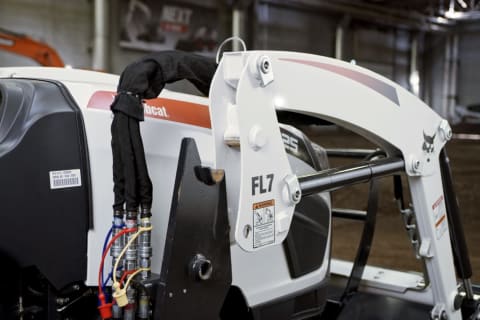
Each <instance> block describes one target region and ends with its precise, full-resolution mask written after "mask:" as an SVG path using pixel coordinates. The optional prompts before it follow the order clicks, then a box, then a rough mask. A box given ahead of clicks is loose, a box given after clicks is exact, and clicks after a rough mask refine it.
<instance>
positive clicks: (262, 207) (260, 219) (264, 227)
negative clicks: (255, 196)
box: [252, 199, 275, 248]
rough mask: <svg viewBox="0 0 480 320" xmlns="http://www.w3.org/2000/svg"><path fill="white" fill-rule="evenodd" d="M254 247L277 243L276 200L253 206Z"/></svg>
mask: <svg viewBox="0 0 480 320" xmlns="http://www.w3.org/2000/svg"><path fill="white" fill-rule="evenodd" d="M252 209H253V247H254V248H259V247H263V246H266V245H269V244H272V243H274V242H275V200H274V199H272V200H267V201H262V202H257V203H254V204H253V208H252Z"/></svg>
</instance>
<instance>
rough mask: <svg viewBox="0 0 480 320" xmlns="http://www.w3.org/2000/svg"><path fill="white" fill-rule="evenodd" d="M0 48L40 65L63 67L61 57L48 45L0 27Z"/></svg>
mask: <svg viewBox="0 0 480 320" xmlns="http://www.w3.org/2000/svg"><path fill="white" fill-rule="evenodd" d="M0 50H6V51H9V52H13V53H16V54H18V55H21V56H24V57H29V58H31V59H33V60H35V61H37V62H38V63H39V64H40V65H42V66H48V67H64V66H65V64H64V63H63V60H62V58H60V56H59V55H58V53H57V51H56V50H55V49H53V48H52V47H50V46H49V45H47V44H45V43H42V42H38V41H36V40H33V39H32V38H30V37H29V36H27V35H24V34H19V33H15V32H11V31H8V30H5V29H1V28H0Z"/></svg>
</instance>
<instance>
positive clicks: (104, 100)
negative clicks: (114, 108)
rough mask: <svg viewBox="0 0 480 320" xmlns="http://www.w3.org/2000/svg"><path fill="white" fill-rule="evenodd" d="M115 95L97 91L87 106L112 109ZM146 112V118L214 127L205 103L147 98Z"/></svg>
mask: <svg viewBox="0 0 480 320" xmlns="http://www.w3.org/2000/svg"><path fill="white" fill-rule="evenodd" d="M115 95H116V93H115V92H113V91H96V92H95V93H94V94H93V95H92V96H91V97H90V100H89V101H88V104H87V108H90V109H100V110H110V105H111V104H112V102H113V99H114V98H115ZM144 113H145V117H146V118H153V119H161V120H167V121H173V122H178V123H184V124H189V125H193V126H197V127H202V128H207V129H211V127H212V126H211V122H210V113H209V110H208V106H206V105H204V104H198V103H193V102H187V101H181V100H174V99H167V98H154V99H147V100H145V101H144Z"/></svg>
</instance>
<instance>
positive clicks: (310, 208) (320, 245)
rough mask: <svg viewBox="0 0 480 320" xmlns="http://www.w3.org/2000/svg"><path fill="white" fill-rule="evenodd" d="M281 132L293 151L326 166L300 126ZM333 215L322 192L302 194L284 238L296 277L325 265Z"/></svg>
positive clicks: (316, 166)
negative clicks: (300, 129)
mask: <svg viewBox="0 0 480 320" xmlns="http://www.w3.org/2000/svg"><path fill="white" fill-rule="evenodd" d="M281 133H282V138H283V140H284V143H285V149H286V150H287V152H288V153H289V154H291V155H293V156H295V157H296V158H298V159H300V160H302V161H303V162H305V163H306V164H308V165H309V166H311V167H312V168H313V169H315V170H317V171H318V170H322V169H326V168H322V164H321V162H320V161H319V159H318V157H317V156H316V153H315V151H314V149H313V146H312V145H311V142H310V141H309V140H308V138H307V137H306V136H305V135H303V134H302V133H301V132H300V131H298V130H289V129H288V127H285V128H281ZM287 142H288V143H287ZM292 146H294V147H292ZM330 216H331V210H330V205H329V203H328V202H327V200H326V199H325V198H323V197H322V196H320V195H318V194H314V195H311V196H308V197H304V198H302V200H301V201H300V203H299V204H297V206H296V207H295V213H294V216H293V219H292V223H291V225H290V230H289V232H288V235H287V237H286V239H285V241H284V242H283V248H284V250H285V255H286V258H287V262H288V267H289V271H290V276H291V277H292V278H298V277H301V276H303V275H305V274H307V273H310V272H312V271H315V270H317V269H318V268H320V267H321V266H322V264H323V262H324V256H325V251H326V249H327V244H328V234H329V230H330Z"/></svg>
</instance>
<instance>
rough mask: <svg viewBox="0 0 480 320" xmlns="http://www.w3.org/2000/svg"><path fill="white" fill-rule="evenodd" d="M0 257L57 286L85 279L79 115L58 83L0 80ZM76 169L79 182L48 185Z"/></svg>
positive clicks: (84, 159) (85, 194) (84, 179)
mask: <svg viewBox="0 0 480 320" xmlns="http://www.w3.org/2000/svg"><path fill="white" fill-rule="evenodd" d="M0 95H1V97H2V98H1V101H0V177H1V178H0V204H1V208H2V209H1V210H0V219H1V221H2V231H1V232H0V260H1V257H4V256H8V257H10V258H11V259H13V260H15V262H16V263H17V264H18V265H19V267H28V266H36V267H37V268H38V269H39V270H40V272H41V273H42V274H43V275H44V276H45V277H46V278H47V279H48V280H49V281H50V282H51V284H52V285H53V286H54V287H55V288H57V289H60V288H62V287H64V286H66V285H67V284H68V283H71V282H73V281H81V280H84V279H85V276H86V264H87V257H86V253H87V231H88V228H89V217H90V212H91V209H90V208H91V196H90V176H89V166H88V154H87V145H86V138H85V133H84V125H83V119H82V115H81V112H80V109H79V107H78V106H77V105H76V104H75V102H74V100H73V98H72V97H71V96H70V95H69V93H68V91H67V89H66V88H65V87H64V86H63V85H62V84H60V83H58V82H51V81H44V80H32V79H13V78H9V79H0ZM71 169H79V170H80V175H81V186H76V187H62V188H58V189H57V188H53V189H52V188H51V180H50V172H52V171H60V170H71Z"/></svg>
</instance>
